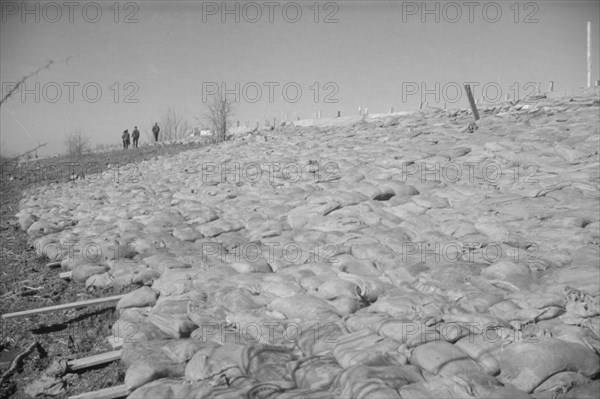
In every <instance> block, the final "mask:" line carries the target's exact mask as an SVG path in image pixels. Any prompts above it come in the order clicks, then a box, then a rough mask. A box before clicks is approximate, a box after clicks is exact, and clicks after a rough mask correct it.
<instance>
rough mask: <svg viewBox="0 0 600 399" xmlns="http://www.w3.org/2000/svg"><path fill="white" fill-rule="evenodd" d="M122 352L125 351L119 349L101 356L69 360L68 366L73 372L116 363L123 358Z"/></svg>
mask: <svg viewBox="0 0 600 399" xmlns="http://www.w3.org/2000/svg"><path fill="white" fill-rule="evenodd" d="M122 352H123V349H119V350H116V351H110V352H106V353H100V354H99V355H94V356H88V357H84V358H81V359H76V360H69V361H68V362H67V366H68V367H69V370H71V371H77V370H81V369H87V368H90V367H94V366H98V365H100V364H105V363H110V362H114V361H115V360H119V359H120V358H121V353H122Z"/></svg>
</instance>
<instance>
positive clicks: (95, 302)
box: [2, 294, 125, 320]
mask: <svg viewBox="0 0 600 399" xmlns="http://www.w3.org/2000/svg"><path fill="white" fill-rule="evenodd" d="M124 296H125V294H122V295H115V296H109V297H107V298H98V299H90V300H87V301H81V302H73V303H64V304H61V305H55V306H48V307H46V308H39V309H30V310H23V311H21V312H15V313H5V314H3V315H2V318H3V319H5V320H6V319H13V318H17V317H27V316H32V315H35V314H40V313H49V312H54V311H56V310H66V309H75V308H84V307H86V306H92V305H101V304H106V303H111V302H118V301H119V300H120V299H121V298H123V297H124Z"/></svg>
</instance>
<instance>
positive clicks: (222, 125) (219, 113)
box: [206, 94, 235, 143]
mask: <svg viewBox="0 0 600 399" xmlns="http://www.w3.org/2000/svg"><path fill="white" fill-rule="evenodd" d="M207 107H208V113H207V114H206V119H208V121H209V123H210V125H211V126H212V131H213V134H214V136H213V140H214V141H215V142H217V143H220V142H223V141H225V140H227V132H228V128H229V126H230V125H231V123H232V120H231V119H232V118H233V113H234V111H235V109H234V105H233V103H232V102H231V101H229V100H227V98H225V97H223V96H220V95H218V94H215V95H213V96H212V98H211V100H210V101H209V102H208V103H207Z"/></svg>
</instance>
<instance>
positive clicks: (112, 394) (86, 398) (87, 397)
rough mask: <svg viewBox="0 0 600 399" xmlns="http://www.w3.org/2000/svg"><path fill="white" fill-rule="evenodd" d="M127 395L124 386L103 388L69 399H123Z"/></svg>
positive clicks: (127, 392)
mask: <svg viewBox="0 0 600 399" xmlns="http://www.w3.org/2000/svg"><path fill="white" fill-rule="evenodd" d="M127 395H129V391H128V390H127V387H126V386H125V385H117V386H116V387H110V388H104V389H100V390H98V391H93V392H86V393H81V394H79V395H75V396H69V399H116V398H123V397H125V396H127Z"/></svg>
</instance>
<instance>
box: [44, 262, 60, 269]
mask: <svg viewBox="0 0 600 399" xmlns="http://www.w3.org/2000/svg"><path fill="white" fill-rule="evenodd" d="M60 266H61V264H60V262H50V263H47V264H46V267H49V268H52V269H53V268H55V267H60Z"/></svg>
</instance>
